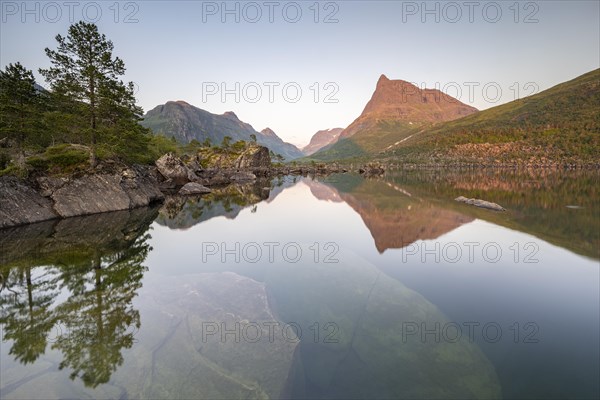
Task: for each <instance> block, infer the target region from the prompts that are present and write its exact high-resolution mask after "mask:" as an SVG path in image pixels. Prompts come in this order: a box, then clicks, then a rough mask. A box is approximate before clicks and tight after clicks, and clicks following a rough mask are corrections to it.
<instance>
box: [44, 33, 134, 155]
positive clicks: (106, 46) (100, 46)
mask: <svg viewBox="0 0 600 400" xmlns="http://www.w3.org/2000/svg"><path fill="white" fill-rule="evenodd" d="M56 41H57V42H58V48H57V49H56V50H50V49H48V48H46V55H47V56H48V57H49V58H50V61H51V62H52V67H51V68H49V69H40V73H41V74H42V75H43V76H44V77H45V78H46V80H47V81H48V82H49V83H50V85H51V88H52V91H53V92H55V93H56V94H57V95H59V96H66V97H68V98H70V99H72V100H73V101H76V102H80V103H83V104H84V105H85V107H84V109H85V114H86V115H85V116H86V119H87V120H88V121H89V122H88V132H89V137H90V147H91V162H92V165H93V164H95V161H96V157H95V154H96V153H95V151H96V149H95V148H96V143H97V140H98V134H99V132H100V131H102V132H106V131H107V130H108V131H109V132H111V134H114V133H117V132H118V131H127V132H132V130H133V132H135V133H139V132H140V130H139V128H138V127H137V121H138V120H139V119H141V115H142V109H141V108H140V107H138V106H137V105H136V104H135V96H134V90H133V83H131V82H130V83H128V84H125V83H124V82H123V81H121V80H120V79H119V77H120V76H122V75H123V74H125V64H124V62H123V60H121V59H120V58H119V57H113V49H114V45H113V43H112V41H110V40H108V39H107V38H106V36H105V35H104V34H101V33H100V32H99V31H98V27H97V26H96V25H95V24H91V23H86V22H78V23H76V24H74V25H71V27H69V31H68V34H67V36H66V37H63V36H61V35H57V36H56ZM113 138H114V137H113Z"/></svg>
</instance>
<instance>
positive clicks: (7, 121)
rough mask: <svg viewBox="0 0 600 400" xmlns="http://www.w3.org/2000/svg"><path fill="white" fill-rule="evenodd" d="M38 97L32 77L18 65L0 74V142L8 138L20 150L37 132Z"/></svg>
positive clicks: (9, 67) (11, 66) (28, 71)
mask: <svg viewBox="0 0 600 400" xmlns="http://www.w3.org/2000/svg"><path fill="white" fill-rule="evenodd" d="M38 105H39V94H38V90H37V89H36V87H35V79H34V77H33V73H32V72H31V71H30V70H28V69H26V68H25V67H24V66H23V65H21V64H20V63H18V62H17V63H16V64H9V65H8V66H7V67H6V69H5V70H4V71H0V139H3V138H9V139H11V140H12V141H14V142H15V143H16V145H17V147H18V149H19V150H21V148H22V146H23V144H24V142H25V140H26V139H31V140H32V141H35V139H36V138H35V136H36V134H37V133H38V132H39V120H40V118H39V114H38V111H39V109H38Z"/></svg>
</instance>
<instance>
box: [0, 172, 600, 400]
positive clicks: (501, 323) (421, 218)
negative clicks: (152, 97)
mask: <svg viewBox="0 0 600 400" xmlns="http://www.w3.org/2000/svg"><path fill="white" fill-rule="evenodd" d="M599 183H600V179H599V175H598V173H597V172H588V173H584V172H571V173H560V174H558V173H551V172H548V171H532V172H515V171H509V170H502V171H500V170H486V171H479V172H473V171H441V170H430V171H427V170H420V171H392V172H388V174H386V176H385V178H370V179H364V178H362V177H360V176H358V175H352V174H341V175H331V176H327V177H291V176H288V177H280V178H275V179H273V180H270V181H265V180H260V181H258V182H256V183H254V184H247V185H241V186H230V187H227V188H223V189H218V190H215V191H214V192H213V193H211V194H209V195H206V196H204V197H201V198H188V199H181V198H169V199H167V201H166V202H165V204H163V205H162V206H160V207H156V208H147V209H137V210H133V211H131V212H117V213H108V214H99V215H92V216H88V217H81V218H72V219H65V220H60V221H48V222H44V223H40V224H35V225H30V226H25V227H20V228H14V229H7V230H3V231H0V249H1V256H0V279H1V280H0V285H1V286H0V307H1V308H0V329H1V335H2V338H1V342H0V378H1V379H0V397H1V398H3V399H4V398H6V399H35V398H40V399H41V398H44V399H49V398H120V399H136V398H165V399H168V398H207V399H218V398H222V399H236V398H244V399H248V398H252V399H254V398H336V399H340V398H344V399H347V398H377V399H382V398H390V399H396V398H415V399H417V398H427V399H429V398H449V399H456V398H507V399H510V398H598V397H599V396H600V389H599V375H600V364H599V359H600V349H599V338H600V327H599V326H600V317H599V315H600V294H599V290H600V273H599V271H600V268H599V260H600V254H599V248H600V238H599V232H600V201H599V199H600V193H599V190H600V189H599V188H600V185H599ZM461 195H462V196H465V197H474V198H481V199H484V200H489V201H493V202H496V203H498V204H500V205H502V206H503V207H505V208H506V210H507V211H506V212H495V211H490V210H485V209H479V208H476V207H473V206H470V205H466V204H463V203H458V202H455V201H454V198H456V197H457V196H461Z"/></svg>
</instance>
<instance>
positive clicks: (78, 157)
mask: <svg viewBox="0 0 600 400" xmlns="http://www.w3.org/2000/svg"><path fill="white" fill-rule="evenodd" d="M89 159H90V152H89V149H86V148H85V147H84V146H75V145H70V144H60V145H56V146H51V147H48V148H47V149H46V151H45V152H44V153H42V154H39V155H34V156H31V157H28V158H27V160H26V163H27V165H28V166H30V167H31V168H33V169H34V170H36V171H40V172H49V173H53V174H63V173H64V174H67V173H72V172H74V171H75V170H78V169H84V168H86V167H87V166H88V165H89Z"/></svg>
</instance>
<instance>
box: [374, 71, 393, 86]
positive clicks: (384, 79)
mask: <svg viewBox="0 0 600 400" xmlns="http://www.w3.org/2000/svg"><path fill="white" fill-rule="evenodd" d="M389 81H390V80H389V79H388V77H387V76H385V75H384V74H381V76H380V77H379V80H378V81H377V86H378V87H379V86H381V85H383V84H386V83H388V82H389Z"/></svg>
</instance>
